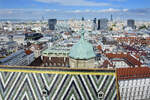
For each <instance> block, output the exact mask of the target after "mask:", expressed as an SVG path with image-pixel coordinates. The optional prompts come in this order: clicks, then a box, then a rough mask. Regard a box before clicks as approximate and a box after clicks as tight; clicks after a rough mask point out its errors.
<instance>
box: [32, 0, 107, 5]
mask: <svg viewBox="0 0 150 100" xmlns="http://www.w3.org/2000/svg"><path fill="white" fill-rule="evenodd" d="M35 1H38V2H44V3H58V4H61V5H64V6H109V5H110V4H109V3H104V2H101V3H100V2H93V1H87V0H35Z"/></svg>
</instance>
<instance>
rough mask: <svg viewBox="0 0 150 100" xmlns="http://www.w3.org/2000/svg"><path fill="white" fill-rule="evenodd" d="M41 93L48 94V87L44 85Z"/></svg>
mask: <svg viewBox="0 0 150 100" xmlns="http://www.w3.org/2000/svg"><path fill="white" fill-rule="evenodd" d="M42 95H43V96H45V97H46V96H48V95H49V91H48V89H47V88H46V87H44V88H43V89H42Z"/></svg>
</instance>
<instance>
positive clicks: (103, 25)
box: [97, 18, 108, 30]
mask: <svg viewBox="0 0 150 100" xmlns="http://www.w3.org/2000/svg"><path fill="white" fill-rule="evenodd" d="M97 29H98V30H107V29H108V19H106V18H103V19H99V20H98V28H97Z"/></svg>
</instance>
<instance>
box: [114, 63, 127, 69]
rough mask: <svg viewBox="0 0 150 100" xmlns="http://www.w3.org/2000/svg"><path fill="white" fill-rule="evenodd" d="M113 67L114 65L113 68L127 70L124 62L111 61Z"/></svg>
mask: <svg viewBox="0 0 150 100" xmlns="http://www.w3.org/2000/svg"><path fill="white" fill-rule="evenodd" d="M113 65H115V68H128V67H129V65H128V64H127V63H125V62H124V61H113Z"/></svg>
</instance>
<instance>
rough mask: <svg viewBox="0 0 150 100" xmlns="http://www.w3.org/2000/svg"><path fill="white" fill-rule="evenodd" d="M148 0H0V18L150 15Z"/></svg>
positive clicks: (133, 17)
mask: <svg viewBox="0 0 150 100" xmlns="http://www.w3.org/2000/svg"><path fill="white" fill-rule="evenodd" d="M149 4H150V0H0V19H40V18H42V16H44V17H45V18H58V19H68V18H76V19H78V18H81V17H82V16H84V17H85V18H90V19H91V18H94V17H97V18H104V17H105V18H110V15H111V14H112V15H113V17H114V18H116V19H121V20H123V19H128V18H132V19H136V20H149V19H150V7H149Z"/></svg>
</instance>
